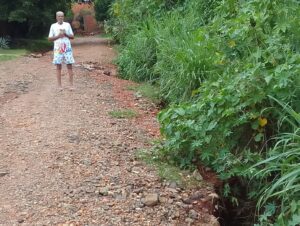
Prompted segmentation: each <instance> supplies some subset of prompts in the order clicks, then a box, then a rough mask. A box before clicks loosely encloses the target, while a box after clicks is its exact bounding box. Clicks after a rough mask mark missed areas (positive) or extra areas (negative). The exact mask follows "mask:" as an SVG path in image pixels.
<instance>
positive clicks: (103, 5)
mask: <svg viewBox="0 0 300 226" xmlns="http://www.w3.org/2000/svg"><path fill="white" fill-rule="evenodd" d="M112 2H113V0H96V1H95V12H96V19H97V20H98V21H104V20H107V19H108V17H109V8H110V6H111V4H112Z"/></svg>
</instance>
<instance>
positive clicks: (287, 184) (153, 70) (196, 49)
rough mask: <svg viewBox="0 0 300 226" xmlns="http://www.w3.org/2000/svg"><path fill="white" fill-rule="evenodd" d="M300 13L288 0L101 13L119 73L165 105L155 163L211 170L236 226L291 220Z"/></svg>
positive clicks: (121, 5) (198, 2)
mask: <svg viewBox="0 0 300 226" xmlns="http://www.w3.org/2000/svg"><path fill="white" fill-rule="evenodd" d="M299 10H300V5H299V3H298V1H294V0H287V1H281V0H273V1H271V0H250V1H243V0H229V1H221V0H210V1H204V0H189V1H184V0H181V1H167V0H155V1H150V0H140V1H137V0H115V1H114V3H113V4H112V7H111V9H110V11H111V16H112V17H111V19H110V20H109V21H108V22H107V24H106V28H107V30H108V31H110V32H111V33H112V34H113V36H114V37H115V39H116V40H117V41H119V43H120V55H119V57H118V60H117V63H118V65H119V69H120V72H121V76H122V77H123V78H126V79H132V80H136V81H149V82H151V83H152V84H155V85H156V86H158V88H159V90H160V96H161V97H162V98H163V99H164V101H166V102H167V103H168V104H169V105H168V107H167V108H166V109H165V110H163V111H162V112H161V113H160V115H159V121H160V123H161V131H162V134H163V135H164V139H165V140H164V142H163V148H161V150H160V158H161V159H163V160H164V161H168V162H171V163H173V164H176V165H178V166H180V167H183V168H190V167H193V163H195V162H197V163H201V164H203V165H206V166H207V167H210V168H212V169H213V170H214V171H215V172H216V173H218V175H219V177H220V178H221V179H222V180H223V181H224V186H223V187H222V188H221V189H222V191H220V192H221V193H222V194H223V197H224V198H226V199H228V200H230V201H231V203H232V205H238V206H239V207H238V208H237V209H235V210H237V211H236V212H235V213H234V214H235V216H236V221H237V222H240V223H241V225H253V223H254V221H256V222H257V223H258V224H260V225H296V223H295V222H297V221H298V222H299V217H300V215H299V212H300V205H299V202H298V200H299V199H298V198H297V197H299V188H298V186H297V183H298V180H299V171H298V170H296V169H297V166H298V164H299V162H297V161H298V155H297V154H296V153H297V151H298V150H299V142H298V133H299V123H296V122H297V120H296V119H297V117H298V116H296V115H297V112H299V111H300V89H299V87H300V77H299V72H300V71H299V63H300V55H299V47H300V46H299V40H300V26H299V25H300V24H299V20H298V18H299V16H300V11H299ZM278 102H279V103H288V104H289V107H288V108H287V107H284V108H283V107H282V106H281V105H280V104H278ZM287 109H289V110H287ZM291 109H293V110H291ZM292 111H293V112H295V113H293V114H290V112H292ZM295 117H296V118H295ZM283 119H289V120H283ZM291 122H293V123H291ZM273 137H276V139H272V138H273ZM279 156H280V158H279ZM283 156H284V160H283V159H281V157H283ZM249 180H251V183H249ZM272 181H277V182H276V183H275V185H276V186H275V185H274V186H275V187H274V186H271V185H270V183H271V182H272ZM259 191H260V192H259ZM283 191H284V192H283ZM287 191H288V193H286V192H287ZM255 205H257V208H258V216H257V217H254V215H255V209H254V208H255ZM233 209H234V208H233ZM246 209H247V211H243V210H246ZM249 209H250V210H249ZM249 211H250V212H251V211H252V213H253V215H252V216H249ZM254 219H255V220H254Z"/></svg>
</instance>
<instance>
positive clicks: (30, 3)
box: [0, 0, 72, 38]
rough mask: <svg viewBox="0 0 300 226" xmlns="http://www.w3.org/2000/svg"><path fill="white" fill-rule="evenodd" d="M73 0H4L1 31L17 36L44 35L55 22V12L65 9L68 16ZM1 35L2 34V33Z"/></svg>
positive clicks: (1, 10) (13, 36)
mask: <svg viewBox="0 0 300 226" xmlns="http://www.w3.org/2000/svg"><path fill="white" fill-rule="evenodd" d="M71 2H72V0H62V1H51V0H44V1H36V0H15V1H2V2H1V7H0V15H1V18H0V24H1V32H4V35H10V36H11V37H12V38H15V37H43V36H44V35H45V34H47V33H48V32H49V28H50V25H51V23H53V22H55V12H56V11H59V10H60V11H64V12H65V14H66V15H67V16H68V15H69V14H70V13H69V9H70V8H71V7H70V6H71ZM0 35H2V34H1V33H0Z"/></svg>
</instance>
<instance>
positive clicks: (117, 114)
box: [109, 109, 138, 118]
mask: <svg viewBox="0 0 300 226" xmlns="http://www.w3.org/2000/svg"><path fill="white" fill-rule="evenodd" d="M109 115H110V116H111V117H113V118H135V117H137V115H138V114H137V113H136V112H135V111H134V110H132V109H122V110H115V111H110V112H109Z"/></svg>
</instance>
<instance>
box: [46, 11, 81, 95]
mask: <svg viewBox="0 0 300 226" xmlns="http://www.w3.org/2000/svg"><path fill="white" fill-rule="evenodd" d="M56 20H57V23H55V24H52V25H51V28H50V32H49V37H48V40H49V41H53V42H54V49H53V52H54V54H53V55H54V57H53V64H55V65H56V76H57V85H58V89H59V90H60V91H61V90H62V85H61V69H62V63H65V64H66V65H67V68H68V74H69V82H70V90H73V89H74V87H73V70H72V64H74V63H75V61H74V58H73V51H72V47H71V42H70V39H74V34H73V31H72V28H71V25H70V24H69V23H67V22H64V13H63V12H60V11H59V12H57V13H56Z"/></svg>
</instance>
